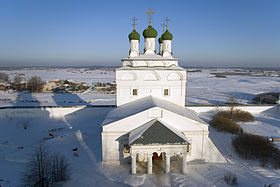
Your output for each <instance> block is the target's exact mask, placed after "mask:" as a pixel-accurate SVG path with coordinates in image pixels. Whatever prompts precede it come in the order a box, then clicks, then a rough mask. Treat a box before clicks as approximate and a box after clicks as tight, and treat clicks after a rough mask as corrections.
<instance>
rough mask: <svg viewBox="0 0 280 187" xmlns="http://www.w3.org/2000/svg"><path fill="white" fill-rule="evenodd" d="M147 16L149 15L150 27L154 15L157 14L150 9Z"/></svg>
mask: <svg viewBox="0 0 280 187" xmlns="http://www.w3.org/2000/svg"><path fill="white" fill-rule="evenodd" d="M146 14H148V15H149V25H151V20H152V14H155V12H153V11H152V9H151V8H149V11H146Z"/></svg>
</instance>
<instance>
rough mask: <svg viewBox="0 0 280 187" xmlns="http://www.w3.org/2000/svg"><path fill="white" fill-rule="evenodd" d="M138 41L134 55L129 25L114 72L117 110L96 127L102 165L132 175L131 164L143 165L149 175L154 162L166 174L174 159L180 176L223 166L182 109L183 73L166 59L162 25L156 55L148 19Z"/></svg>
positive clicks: (168, 38) (167, 37) (204, 128)
mask: <svg viewBox="0 0 280 187" xmlns="http://www.w3.org/2000/svg"><path fill="white" fill-rule="evenodd" d="M147 13H149V14H150V15H151V14H152V12H151V10H149V12H147ZM167 21H168V20H167ZM143 37H144V40H145V48H144V53H143V54H140V50H139V40H140V35H139V34H138V32H137V31H136V30H135V24H134V29H133V31H132V32H131V33H130V34H129V41H130V51H129V57H128V58H124V59H122V63H123V66H122V67H120V68H117V69H116V83H117V92H116V93H117V99H116V102H117V107H116V108H115V109H113V110H111V111H110V112H109V113H108V115H107V116H106V118H105V120H104V121H103V124H102V163H105V164H106V163H107V164H112V163H117V164H120V163H130V164H131V172H132V173H133V174H135V173H136V169H137V168H136V167H137V162H143V163H147V173H149V174H151V173H152V172H153V160H154V159H162V160H164V162H165V172H167V173H168V172H169V171H170V158H172V157H175V156H176V157H178V158H180V159H181V163H182V165H181V167H182V168H181V171H182V172H183V173H186V172H187V169H186V166H187V163H188V162H189V161H192V160H204V161H206V162H226V159H225V158H224V157H223V155H222V154H221V153H220V152H219V150H218V149H217V148H216V146H215V145H214V144H213V142H212V141H211V139H210V138H209V131H208V124H207V123H205V122H204V121H203V120H201V119H200V118H199V117H198V116H197V114H196V113H195V112H193V111H192V110H190V109H187V108H186V107H185V99H186V84H187V71H186V69H184V68H182V67H180V66H179V65H178V59H176V58H174V57H173V55H172V47H171V44H172V39H173V35H172V34H171V33H170V32H169V30H168V23H167V24H166V28H165V32H164V33H163V34H162V35H161V37H159V39H158V42H159V51H158V53H156V49H155V43H156V37H157V31H156V30H155V29H154V28H153V27H152V25H151V19H150V20H149V26H148V27H147V28H146V29H145V30H144V31H143Z"/></svg>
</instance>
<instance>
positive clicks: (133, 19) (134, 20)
mask: <svg viewBox="0 0 280 187" xmlns="http://www.w3.org/2000/svg"><path fill="white" fill-rule="evenodd" d="M132 21H133V24H132V25H133V29H134V30H135V25H136V23H135V22H136V21H137V19H136V18H135V16H134V17H133V18H132Z"/></svg>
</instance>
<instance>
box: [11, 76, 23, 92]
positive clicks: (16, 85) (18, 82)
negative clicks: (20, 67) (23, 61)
mask: <svg viewBox="0 0 280 187" xmlns="http://www.w3.org/2000/svg"><path fill="white" fill-rule="evenodd" d="M22 80H23V78H22V77H21V76H19V75H16V76H14V79H13V81H12V87H13V89H14V90H17V91H20V90H22V89H23V85H22Z"/></svg>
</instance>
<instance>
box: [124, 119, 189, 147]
mask: <svg viewBox="0 0 280 187" xmlns="http://www.w3.org/2000/svg"><path fill="white" fill-rule="evenodd" d="M148 144H189V142H188V140H187V138H186V137H185V136H184V135H183V134H182V133H181V132H179V131H178V130H177V129H174V128H171V127H170V126H168V125H167V124H164V123H162V122H161V121H159V120H157V119H153V120H151V121H149V122H147V123H145V124H144V125H142V126H140V127H138V128H136V129H134V130H132V131H131V132H130V133H129V145H148Z"/></svg>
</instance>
